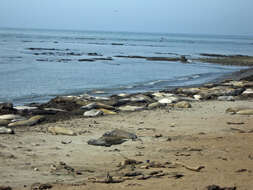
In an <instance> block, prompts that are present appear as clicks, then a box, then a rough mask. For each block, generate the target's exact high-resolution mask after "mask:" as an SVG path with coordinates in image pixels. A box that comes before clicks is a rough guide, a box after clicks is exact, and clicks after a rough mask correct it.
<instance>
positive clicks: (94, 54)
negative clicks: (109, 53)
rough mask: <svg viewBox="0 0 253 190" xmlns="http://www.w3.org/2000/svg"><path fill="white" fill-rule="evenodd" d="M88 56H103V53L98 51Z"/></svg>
mask: <svg viewBox="0 0 253 190" xmlns="http://www.w3.org/2000/svg"><path fill="white" fill-rule="evenodd" d="M88 56H103V55H102V54H98V53H88Z"/></svg>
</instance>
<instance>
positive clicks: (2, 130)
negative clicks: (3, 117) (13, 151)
mask: <svg viewBox="0 0 253 190" xmlns="http://www.w3.org/2000/svg"><path fill="white" fill-rule="evenodd" d="M0 134H14V131H13V130H12V129H9V128H6V127H0Z"/></svg>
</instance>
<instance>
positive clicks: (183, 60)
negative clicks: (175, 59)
mask: <svg viewBox="0 0 253 190" xmlns="http://www.w3.org/2000/svg"><path fill="white" fill-rule="evenodd" d="M180 61H181V62H183V63H186V62H187V61H188V60H187V59H186V57H185V56H184V55H182V56H181V57H180Z"/></svg>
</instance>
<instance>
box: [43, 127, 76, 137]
mask: <svg viewBox="0 0 253 190" xmlns="http://www.w3.org/2000/svg"><path fill="white" fill-rule="evenodd" d="M47 130H48V132H50V133H52V134H53V135H69V136H74V135H76V134H75V132H73V131H72V130H70V129H67V128H63V127H49V128H48V129H47Z"/></svg>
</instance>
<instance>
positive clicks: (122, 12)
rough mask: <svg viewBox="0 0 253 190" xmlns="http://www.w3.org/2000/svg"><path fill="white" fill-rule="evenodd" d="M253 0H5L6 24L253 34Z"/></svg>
mask: <svg viewBox="0 0 253 190" xmlns="http://www.w3.org/2000/svg"><path fill="white" fill-rule="evenodd" d="M252 7H253V0H0V27H1V28H5V27H8V28H9V27H10V28H42V29H67V30H98V31H131V32H159V33H193V34H237V35H252V34H253V24H252V23H253V22H252V20H253V11H252Z"/></svg>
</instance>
